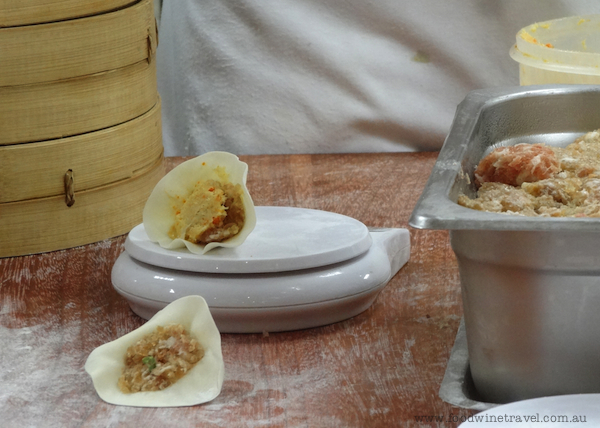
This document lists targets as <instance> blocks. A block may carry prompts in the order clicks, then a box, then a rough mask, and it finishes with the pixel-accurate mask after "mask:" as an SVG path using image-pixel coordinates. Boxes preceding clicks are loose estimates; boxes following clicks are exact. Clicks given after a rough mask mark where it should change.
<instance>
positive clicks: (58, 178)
mask: <svg viewBox="0 0 600 428" xmlns="http://www.w3.org/2000/svg"><path fill="white" fill-rule="evenodd" d="M160 111H161V110H160V102H159V103H157V104H156V105H155V106H154V108H152V109H151V110H150V111H149V112H147V113H146V114H144V115H142V116H141V117H139V118H136V119H133V120H131V121H128V122H126V123H123V124H120V125H117V126H114V127H111V128H109V129H103V130H100V131H96V132H91V133H88V134H84V135H78V136H75V137H71V138H65V139H58V140H53V141H44V142H40V143H31V144H19V145H11V146H3V147H0V164H2V169H1V170H0V186H1V189H2V191H1V194H0V219H1V221H0V243H1V244H0V257H8V256H17V255H24V254H32V253H39V252H45V251H53V250H58V249H63V248H70V247H74V246H77V245H83V244H88V243H91V242H96V241H99V240H102V239H106V238H108V237H112V236H117V235H122V234H124V233H127V232H129V231H130V230H131V228H132V227H133V226H134V225H136V224H139V223H140V222H141V221H142V211H143V207H144V204H145V203H146V200H147V198H148V196H149V195H150V192H151V191H152V189H153V188H154V186H155V185H156V183H157V182H158V180H160V178H161V177H162V176H163V175H164V168H163V162H162V161H163V147H162V130H161V117H160Z"/></svg>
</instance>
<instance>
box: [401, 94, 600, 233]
mask: <svg viewBox="0 0 600 428" xmlns="http://www.w3.org/2000/svg"><path fill="white" fill-rule="evenodd" d="M598 128H600V86H595V85H591V86H587V85H564V86H558V85H544V86H530V87H511V88H496V89H485V90H477V91H473V92H471V93H469V95H468V96H467V97H466V98H465V100H464V101H463V102H462V103H461V104H459V106H458V108H457V111H456V115H455V117H454V121H453V124H452V127H451V130H450V133H449V134H448V137H447V138H446V141H445V143H444V146H443V148H442V150H441V152H440V155H439V157H438V159H437V162H436V164H435V166H434V168H433V171H432V173H431V176H430V177H429V181H428V182H427V184H426V186H425V189H424V191H423V193H422V195H421V197H420V199H419V201H418V202H417V205H416V208H415V209H414V211H413V213H412V216H411V218H410V221H409V224H410V225H411V226H412V227H415V228H419V229H449V230H458V229H471V230H473V229H486V230H594V231H597V230H598V229H599V228H600V220H598V219H595V220H594V219H589V218H588V219H586V218H578V219H572V218H571V219H565V218H531V217H520V218H515V217H514V216H507V215H505V214H492V213H484V212H480V211H476V210H471V209H468V208H464V207H462V206H460V205H458V204H456V200H457V198H458V195H459V193H461V192H462V193H464V194H466V195H469V196H472V195H474V194H475V187H474V185H473V171H474V170H475V167H476V166H477V164H478V163H479V161H480V160H481V158H482V157H483V156H484V155H485V154H487V153H489V152H490V151H491V150H492V149H493V148H494V147H497V146H509V145H514V144H518V143H540V142H543V143H546V144H548V145H554V146H566V145H567V144H569V143H572V142H573V141H574V140H575V138H576V137H577V136H579V135H582V134H583V133H585V132H588V131H592V130H594V129H598Z"/></svg>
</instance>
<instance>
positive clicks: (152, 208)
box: [143, 152, 256, 254]
mask: <svg viewBox="0 0 600 428" xmlns="http://www.w3.org/2000/svg"><path fill="white" fill-rule="evenodd" d="M247 175H248V165H247V164H246V163H245V162H242V161H240V160H239V158H238V157H237V156H235V155H234V154H231V153H227V152H208V153H205V154H203V155H201V156H197V157H195V158H192V159H190V160H187V161H185V162H183V163H181V164H180V165H178V166H176V167H175V168H173V170H171V171H170V172H169V173H167V174H166V175H165V176H164V177H163V178H162V179H161V180H160V181H159V182H158V184H157V185H156V186H155V187H154V189H153V190H152V193H151V194H150V196H149V197H148V200H147V202H146V205H145V206H144V212H143V222H144V228H145V230H146V233H147V235H148V237H149V238H150V240H151V241H153V242H157V243H158V244H159V245H160V246H161V247H163V248H167V249H177V248H187V249H188V250H189V251H190V252H192V253H194V254H205V253H206V252H208V251H210V250H211V249H213V248H216V247H237V246H239V245H241V244H242V243H243V242H244V241H245V240H246V238H247V237H248V235H249V234H250V233H251V232H252V230H254V227H255V226H256V212H255V209H254V202H253V201H252V198H251V196H250V193H249V192H248V188H247V187H246V178H247ZM232 201H233V202H232ZM226 203H229V204H231V206H225V204H226ZM240 212H242V213H243V214H240Z"/></svg>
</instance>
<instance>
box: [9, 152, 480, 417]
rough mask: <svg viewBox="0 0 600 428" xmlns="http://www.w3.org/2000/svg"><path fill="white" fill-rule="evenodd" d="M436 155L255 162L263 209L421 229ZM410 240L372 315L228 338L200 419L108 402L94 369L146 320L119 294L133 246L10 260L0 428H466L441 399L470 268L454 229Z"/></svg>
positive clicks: (183, 411) (197, 410) (116, 241)
mask: <svg viewBox="0 0 600 428" xmlns="http://www.w3.org/2000/svg"><path fill="white" fill-rule="evenodd" d="M436 157H437V153H394V154H389V153H387V154H327V155H291V156H287V155H273V156H271V155H261V156H242V157H241V158H242V160H244V161H246V162H247V163H248V164H249V167H250V170H249V175H248V188H249V190H250V193H251V195H252V197H253V199H254V201H255V203H256V205H279V206H296V207H305V208H315V209H320V210H327V211H333V212H337V213H341V214H345V215H348V216H351V217H354V218H356V219H358V220H360V221H362V222H363V223H365V224H366V225H367V226H379V227H402V228H409V226H408V219H409V216H410V213H411V212H412V210H413V207H414V205H415V203H416V201H417V199H418V197H419V195H420V194H421V191H422V189H423V187H424V185H425V182H426V180H427V178H428V176H429V173H430V171H431V169H432V167H433V164H434V162H435V159H436ZM181 161H182V158H169V159H167V160H166V163H167V167H168V168H171V167H173V166H174V165H176V164H177V163H179V162H181ZM409 230H410V235H411V246H412V248H411V256H410V260H409V262H408V263H407V264H406V265H405V266H404V267H403V268H402V269H401V270H400V272H399V273H398V274H397V275H396V276H395V277H394V278H393V279H392V280H391V281H390V282H389V283H388V284H387V285H386V287H385V288H384V289H383V291H382V292H381V294H380V295H379V296H378V298H377V300H376V302H375V303H374V304H373V305H372V306H371V307H370V308H369V309H368V310H367V311H365V312H363V313H362V314H360V315H358V316H356V317H354V318H352V319H349V320H347V321H343V322H340V323H336V324H333V325H328V326H324V327H319V328H313V329H307V330H303V331H295V332H285V333H271V334H268V335H265V334H223V335H222V349H223V356H224V360H225V381H224V384H223V390H222V392H221V394H220V395H219V396H218V397H217V398H216V399H215V400H214V401H212V402H210V403H206V404H204V405H199V406H194V407H186V408H161V409H153V408H132V407H121V406H113V405H110V404H107V403H105V402H103V401H102V400H100V398H98V396H97V395H96V392H95V390H94V388H93V385H92V382H91V379H90V378H89V376H88V375H87V373H85V371H84V369H83V366H84V363H85V360H86V358H87V356H88V355H89V353H90V352H91V351H92V350H93V349H94V348H95V347H97V346H99V345H101V344H103V343H105V342H108V341H111V340H114V339H116V338H117V337H120V336H122V335H123V334H125V333H127V332H129V331H131V330H133V329H135V328H137V327H139V326H140V325H142V324H143V322H144V321H143V320H142V319H141V318H139V317H138V316H136V315H135V314H133V313H132V312H131V310H130V309H129V307H128V305H127V302H126V301H125V300H124V299H123V298H122V297H121V296H119V295H118V294H117V293H116V292H115V291H114V289H113V288H112V285H111V280H110V273H111V268H112V265H113V263H114V261H115V260H116V258H117V256H118V255H119V254H120V253H121V252H122V251H123V243H124V241H125V237H124V236H119V237H116V238H112V239H108V240H105V241H102V242H98V243H95V244H90V245H86V246H82V247H77V248H73V249H69V250H63V251H56V252H51V253H46V254H40V255H33V256H24V257H14V258H5V259H0V280H1V282H0V361H1V363H2V368H1V369H0V426H2V427H121V426H123V427H145V428H151V427H166V426H181V427H187V426H199V427H420V426H436V427H455V426H457V425H458V423H457V422H456V421H457V420H460V418H464V417H466V416H468V415H470V414H472V412H470V411H467V410H464V409H459V408H456V407H452V406H451V405H449V404H447V403H445V402H443V401H442V400H441V399H440V398H439V397H438V389H439V387H440V384H441V382H442V378H443V375H444V371H445V368H446V364H447V360H448V357H449V355H450V350H451V348H452V345H453V342H454V338H455V335H456V332H457V329H458V326H459V322H460V318H461V315H462V305H461V296H460V286H459V277H458V268H457V265H456V260H455V257H454V254H453V252H452V250H451V249H450V245H449V240H448V234H447V232H446V231H421V230H415V229H412V228H409ZM0 245H1V244H0ZM419 416H431V417H441V418H442V419H443V421H441V422H431V423H425V422H418V421H417V418H418V417H419Z"/></svg>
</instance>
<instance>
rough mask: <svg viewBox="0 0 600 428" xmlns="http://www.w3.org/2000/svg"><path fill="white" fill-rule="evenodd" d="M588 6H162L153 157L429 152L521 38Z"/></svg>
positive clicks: (465, 1)
mask: <svg viewBox="0 0 600 428" xmlns="http://www.w3.org/2000/svg"><path fill="white" fill-rule="evenodd" d="M592 13H600V1H598V0H585V1H583V0H580V1H560V0H544V1H541V0H415V1H409V0H276V1H275V0H163V5H162V13H161V19H160V43H159V47H158V53H157V64H158V84H159V92H160V94H161V97H162V101H163V128H164V145H165V153H166V155H169V156H172V155H198V154H201V153H204V152H206V151H211V150H225V151H229V152H233V153H236V154H262V153H327V152H374V151H378V152H381V151H414V150H435V149H439V148H440V147H441V146H442V144H443V141H444V138H445V135H446V134H447V132H448V130H449V128H450V124H451V122H452V118H453V116H454V113H455V110H456V106H457V105H458V103H459V102H460V101H461V100H462V99H463V98H464V97H465V96H466V94H467V93H468V92H469V91H470V90H473V89H478V88H485V87H492V86H514V85H518V66H517V64H516V63H515V62H514V61H513V60H512V59H511V58H510V57H509V55H508V51H509V48H510V47H511V46H512V44H514V42H515V35H516V33H517V31H518V30H519V29H521V28H522V27H524V26H526V25H529V24H532V23H534V22H539V21H544V20H548V19H553V18H558V17H563V16H570V15H581V14H592Z"/></svg>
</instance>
